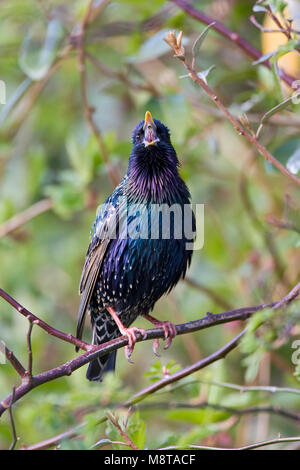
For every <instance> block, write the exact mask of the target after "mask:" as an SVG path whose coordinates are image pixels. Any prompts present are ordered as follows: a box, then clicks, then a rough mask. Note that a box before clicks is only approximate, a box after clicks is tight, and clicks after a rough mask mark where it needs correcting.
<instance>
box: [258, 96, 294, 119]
mask: <svg viewBox="0 0 300 470" xmlns="http://www.w3.org/2000/svg"><path fill="white" fill-rule="evenodd" d="M293 99H294V98H293V96H290V97H289V98H286V99H285V100H283V101H281V103H279V104H277V105H276V106H274V108H272V109H270V110H269V111H267V112H266V113H265V114H264V115H263V117H262V118H261V121H260V124H264V123H265V122H266V121H267V120H268V119H270V117H271V116H273V115H274V114H276V113H278V112H279V111H282V110H283V109H286V108H287V107H288V106H289V105H290V104H292V103H293Z"/></svg>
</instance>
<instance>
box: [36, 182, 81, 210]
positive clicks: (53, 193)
mask: <svg viewBox="0 0 300 470" xmlns="http://www.w3.org/2000/svg"><path fill="white" fill-rule="evenodd" d="M45 193H46V195H48V196H50V197H51V198H52V200H53V203H54V206H53V209H54V211H55V212H57V214H58V215H60V216H61V217H63V218H69V217H70V216H71V214H72V213H73V212H74V211H77V210H81V209H83V207H84V198H83V193H82V192H81V191H79V190H78V189H77V188H75V187H74V186H73V185H70V184H68V183H65V184H61V185H57V186H54V185H53V186H48V187H47V188H46V190H45Z"/></svg>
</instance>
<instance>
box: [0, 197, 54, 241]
mask: <svg viewBox="0 0 300 470" xmlns="http://www.w3.org/2000/svg"><path fill="white" fill-rule="evenodd" d="M52 208H53V201H52V200H51V199H42V200H41V201H39V202H36V203H35V204H33V205H32V206H30V207H28V208H27V209H25V210H24V211H23V212H19V213H18V214H16V215H14V216H13V217H12V218H11V219H9V220H6V221H5V222H4V223H3V224H2V225H0V238H2V237H4V236H5V235H8V234H9V233H11V232H13V231H14V230H16V229H18V228H19V227H21V226H23V225H24V224H26V223H27V222H29V221H30V220H32V219H33V218H34V217H37V216H38V215H40V214H43V213H44V212H47V211H49V210H50V209H52Z"/></svg>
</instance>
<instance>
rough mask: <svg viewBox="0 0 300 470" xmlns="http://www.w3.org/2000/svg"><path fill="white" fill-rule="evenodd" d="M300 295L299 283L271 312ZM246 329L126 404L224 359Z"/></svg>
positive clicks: (142, 391)
mask: <svg viewBox="0 0 300 470" xmlns="http://www.w3.org/2000/svg"><path fill="white" fill-rule="evenodd" d="M299 293H300V282H299V283H298V284H297V285H296V286H295V287H294V288H293V289H292V290H291V291H290V292H289V293H288V294H287V295H286V296H284V297H283V298H282V299H281V300H279V302H276V303H274V304H273V305H272V306H270V307H271V308H272V309H273V310H276V309H279V308H281V307H283V306H284V305H285V304H287V303H289V302H291V301H292V300H294V299H295V298H296V297H297V296H298V295H299ZM246 329H247V328H244V330H242V331H241V332H240V333H239V334H238V335H237V336H235V337H234V338H233V339H232V340H231V341H229V343H227V344H226V345H225V346H223V347H222V348H221V349H219V350H218V351H216V352H214V353H213V354H211V355H210V356H207V357H206V358H204V359H201V360H200V361H198V362H196V363H195V364H192V365H191V366H188V367H185V368H184V369H181V370H180V371H178V372H176V373H175V374H172V375H170V376H167V377H164V378H162V379H161V380H158V381H157V382H155V383H154V384H151V385H149V386H148V387H146V388H145V389H143V390H141V391H140V392H139V393H137V394H136V395H134V396H133V398H132V399H131V400H130V401H129V402H127V404H131V405H133V404H135V403H137V402H139V401H140V400H143V399H144V398H145V397H146V396H148V395H150V394H152V393H154V392H156V391H157V390H160V389H162V388H164V387H166V386H167V385H169V384H171V383H174V382H177V381H178V380H180V379H183V378H184V377H187V376H189V375H191V374H193V373H194V372H197V371H198V370H200V369H203V368H204V367H206V366H208V365H210V364H212V363H213V362H216V361H218V360H219V359H222V358H224V357H225V356H226V355H227V354H228V353H229V352H230V351H232V350H233V349H234V348H235V347H236V346H237V345H238V343H239V341H240V339H241V337H242V336H243V335H244V334H245V332H246Z"/></svg>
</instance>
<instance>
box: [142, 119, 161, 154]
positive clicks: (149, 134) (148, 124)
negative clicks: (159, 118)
mask: <svg viewBox="0 0 300 470" xmlns="http://www.w3.org/2000/svg"><path fill="white" fill-rule="evenodd" d="M143 129H144V134H145V137H144V145H145V147H148V146H149V145H154V144H156V143H157V142H159V138H158V137H157V134H156V125H155V123H154V121H153V119H152V116H151V113H150V111H147V112H146V114H145V122H144V127H143Z"/></svg>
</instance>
